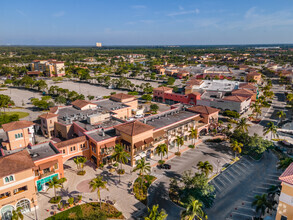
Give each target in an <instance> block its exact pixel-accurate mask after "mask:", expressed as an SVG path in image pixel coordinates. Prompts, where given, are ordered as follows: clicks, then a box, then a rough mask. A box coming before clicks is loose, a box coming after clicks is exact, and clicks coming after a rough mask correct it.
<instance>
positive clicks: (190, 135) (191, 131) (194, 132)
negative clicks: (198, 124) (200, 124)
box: [189, 128, 197, 144]
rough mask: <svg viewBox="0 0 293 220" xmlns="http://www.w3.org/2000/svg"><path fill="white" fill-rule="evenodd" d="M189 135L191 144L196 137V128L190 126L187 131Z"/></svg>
mask: <svg viewBox="0 0 293 220" xmlns="http://www.w3.org/2000/svg"><path fill="white" fill-rule="evenodd" d="M189 137H190V138H192V140H193V144H194V142H195V139H196V138H197V130H196V129H194V128H191V129H190V131H189Z"/></svg>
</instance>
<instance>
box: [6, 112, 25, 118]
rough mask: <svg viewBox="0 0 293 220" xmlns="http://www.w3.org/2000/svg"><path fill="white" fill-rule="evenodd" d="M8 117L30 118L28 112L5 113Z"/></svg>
mask: <svg viewBox="0 0 293 220" xmlns="http://www.w3.org/2000/svg"><path fill="white" fill-rule="evenodd" d="M3 113H4V112H1V114H3ZM5 114H6V115H8V116H10V115H13V114H17V115H18V116H19V118H24V117H27V116H29V113H27V112H5Z"/></svg>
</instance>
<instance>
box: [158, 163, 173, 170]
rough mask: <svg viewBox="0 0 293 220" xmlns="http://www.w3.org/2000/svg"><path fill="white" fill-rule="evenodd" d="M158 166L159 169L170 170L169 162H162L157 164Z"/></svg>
mask: <svg viewBox="0 0 293 220" xmlns="http://www.w3.org/2000/svg"><path fill="white" fill-rule="evenodd" d="M158 168H160V169H166V170H170V169H171V165H170V164H166V163H164V164H160V165H158Z"/></svg>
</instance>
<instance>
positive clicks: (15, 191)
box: [13, 186, 27, 195]
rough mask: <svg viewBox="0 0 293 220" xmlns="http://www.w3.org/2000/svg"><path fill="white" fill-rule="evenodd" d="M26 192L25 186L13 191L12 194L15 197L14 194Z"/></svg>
mask: <svg viewBox="0 0 293 220" xmlns="http://www.w3.org/2000/svg"><path fill="white" fill-rule="evenodd" d="M26 190H27V186H23V187H20V188H18V189H15V190H13V194H14V195H15V194H18V193H22V192H24V191H26Z"/></svg>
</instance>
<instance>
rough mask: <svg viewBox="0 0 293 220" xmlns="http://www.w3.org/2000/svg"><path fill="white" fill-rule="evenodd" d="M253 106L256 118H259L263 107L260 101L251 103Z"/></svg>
mask: <svg viewBox="0 0 293 220" xmlns="http://www.w3.org/2000/svg"><path fill="white" fill-rule="evenodd" d="M251 108H252V112H253V113H255V115H256V118H258V116H259V115H260V114H261V107H260V105H259V104H258V103H253V104H252V105H251Z"/></svg>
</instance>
